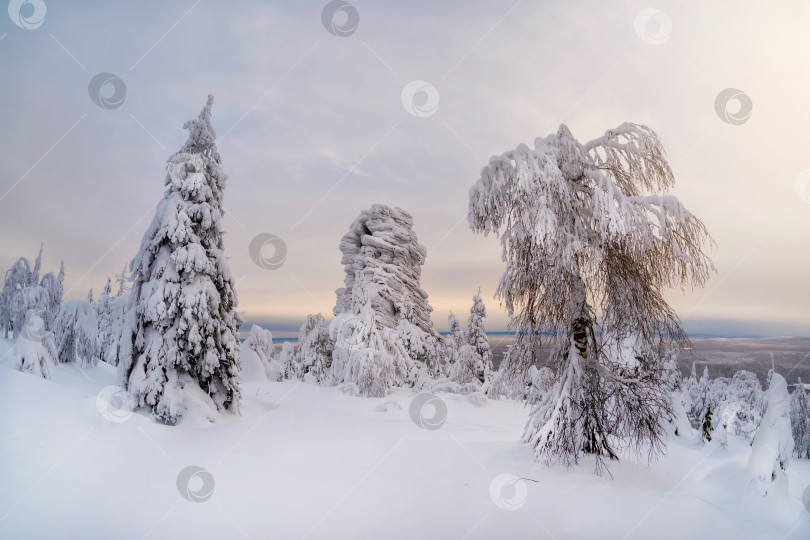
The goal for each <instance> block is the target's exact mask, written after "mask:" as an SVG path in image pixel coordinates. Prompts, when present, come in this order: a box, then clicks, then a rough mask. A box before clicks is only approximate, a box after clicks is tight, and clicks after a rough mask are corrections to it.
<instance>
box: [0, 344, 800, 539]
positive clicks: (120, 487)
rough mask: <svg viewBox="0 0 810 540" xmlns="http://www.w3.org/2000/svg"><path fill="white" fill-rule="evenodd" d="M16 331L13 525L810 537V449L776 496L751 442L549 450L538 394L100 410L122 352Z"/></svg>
mask: <svg viewBox="0 0 810 540" xmlns="http://www.w3.org/2000/svg"><path fill="white" fill-rule="evenodd" d="M12 346H13V344H12V343H11V342H10V341H7V340H0V358H2V361H0V410H2V411H3V413H2V422H0V479H1V480H0V485H2V488H1V489H0V538H10V539H11V538H13V539H18V538H20V539H22V538H82V539H94V538H99V539H110V538H115V539H117V540H119V539H129V538H133V539H139V538H170V539H173V540H176V539H177V538H199V539H204V538H218V539H222V538H248V539H257V540H258V539H262V538H282V539H286V538H312V539H318V538H330V539H332V538H375V539H376V538H386V539H389V538H393V539H398V538H402V539H414V538H427V539H431V538H459V539H460V538H469V539H474V538H487V539H488V538H505V539H520V538H540V539H542V538H550V539H558V540H562V539H566V538H587V539H601V538H616V539H623V538H636V539H699V538H707V539H726V538H728V539H735V540H742V539H757V540H760V539H771V538H772V539H776V540H783V539H787V538H793V539H807V538H810V512H808V510H806V509H805V506H804V503H803V502H802V496H803V494H804V493H805V490H806V489H807V487H808V485H810V462H808V461H804V460H798V459H793V460H792V461H791V463H790V466H789V469H788V474H787V479H788V484H787V490H786V491H784V492H781V491H780V490H778V489H776V490H773V491H772V492H771V493H769V494H768V495H767V496H763V495H762V493H761V492H760V491H759V490H758V489H757V488H756V487H755V486H754V485H752V484H749V483H748V480H747V477H746V476H745V468H746V464H747V461H748V458H749V455H750V448H749V446H748V445H747V444H736V445H735V444H733V442H734V441H731V442H730V443H729V448H725V447H722V446H720V445H719V444H717V443H710V444H708V445H703V444H701V443H696V442H695V443H690V442H687V441H683V440H681V439H680V438H676V437H671V438H670V439H669V440H668V441H667V442H668V454H667V455H666V456H664V457H662V458H660V459H659V460H657V461H656V462H653V463H652V464H651V465H648V464H647V462H646V459H645V458H643V457H642V458H639V459H635V458H632V457H627V458H625V459H623V460H622V461H621V462H613V463H611V464H610V469H611V472H612V474H613V476H614V477H613V478H612V479H611V478H610V477H609V476H607V475H606V476H602V477H599V476H595V475H594V474H593V462H592V461H591V460H588V459H585V460H583V461H581V463H580V465H579V466H577V467H576V468H573V469H570V470H566V469H565V468H563V467H552V468H548V467H545V466H540V465H536V464H534V463H533V462H532V459H531V455H532V451H531V448H530V447H529V446H528V445H525V444H523V443H521V442H520V437H521V434H522V431H523V426H524V423H525V422H526V419H527V416H528V411H527V410H526V409H524V407H523V405H522V404H521V403H517V402H513V401H507V400H501V401H489V402H487V403H485V404H484V405H474V404H472V403H470V402H469V401H467V398H466V397H464V396H460V395H454V394H439V395H438V396H439V398H440V399H441V400H442V401H443V402H444V404H445V405H446V408H447V417H446V422H445V423H444V424H443V425H441V427H440V428H438V429H424V428H421V427H419V426H418V425H417V423H416V422H414V421H413V420H412V419H411V415H410V414H409V406H410V404H411V402H412V400H413V398H414V394H413V392H411V391H410V390H396V391H394V393H393V394H392V395H390V396H388V397H386V398H379V399H376V398H359V397H349V396H346V395H344V394H342V393H341V392H340V390H338V389H337V388H328V387H316V386H311V385H308V384H306V383H294V382H283V383H276V382H267V381H259V382H257V381H256V380H254V381H252V382H251V381H246V382H244V383H243V395H244V399H243V403H242V415H241V416H239V417H233V416H222V417H219V418H218V419H217V421H216V423H215V424H211V423H210V422H208V420H206V419H205V418H204V417H203V416H201V415H199V414H195V412H194V411H189V413H188V414H187V415H186V416H184V417H183V419H182V420H181V422H180V423H179V424H178V425H176V426H173V427H170V426H166V425H162V424H159V423H156V422H155V421H153V420H152V419H150V418H149V417H148V416H146V415H144V414H141V413H134V414H131V415H129V416H127V415H123V416H122V417H109V415H106V416H107V417H105V416H103V415H102V414H100V413H99V410H98V407H97V396H98V394H99V392H101V391H102V390H103V389H104V388H105V387H107V386H109V385H114V384H115V383H116V374H115V371H116V370H115V368H113V367H111V366H109V365H107V364H105V363H103V362H101V363H99V365H98V366H97V367H95V368H88V369H82V368H79V367H77V366H76V365H75V364H60V365H57V366H51V374H52V377H53V378H52V380H46V379H42V378H40V377H36V376H33V375H30V374H26V373H21V372H18V371H15V370H14V358H13V356H14V355H13V353H12V352H11V349H12ZM261 378H262V377H254V379H259V380H260V379H261ZM422 412H423V415H424V417H425V418H428V419H429V418H431V417H432V416H433V408H432V406H427V407H426V408H425V409H423V411H422ZM108 418H112V420H113V421H111V420H110V419H108ZM189 466H196V467H199V468H198V469H186V468H187V467H189ZM200 468H201V469H200ZM184 470H185V473H184V474H181V471H184ZM503 475H513V476H512V477H510V476H503ZM514 477H522V478H523V477H525V478H531V479H533V480H536V482H532V481H528V480H520V481H517V482H516V481H515V480H514ZM780 486H783V484H780ZM181 491H182V493H181Z"/></svg>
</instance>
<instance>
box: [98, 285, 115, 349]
mask: <svg viewBox="0 0 810 540" xmlns="http://www.w3.org/2000/svg"><path fill="white" fill-rule="evenodd" d="M111 292H112V280H111V279H110V278H109V277H107V282H106V283H105V284H104V288H103V289H102V290H101V294H100V295H99V297H98V301H97V302H96V303H95V304H93V307H94V308H95V310H96V320H97V321H98V338H97V342H98V347H99V354H98V356H99V358H100V359H101V360H105V361H106V358H105V357H106V353H105V351H107V350H108V349H110V348H111V345H112V343H111V341H112V340H111V336H110V334H111V332H112V328H113V325H112V318H113V316H114V313H113V306H114V302H115V300H114V297H112V296H110V293H111Z"/></svg>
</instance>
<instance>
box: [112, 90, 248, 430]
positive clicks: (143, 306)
mask: <svg viewBox="0 0 810 540" xmlns="http://www.w3.org/2000/svg"><path fill="white" fill-rule="evenodd" d="M212 104H213V96H208V102H207V103H206V105H205V107H204V108H203V110H202V112H200V115H199V117H198V118H197V119H194V120H190V121H188V122H186V123H185V124H184V126H183V127H184V128H185V129H188V130H189V137H188V140H187V141H186V143H185V145H184V146H183V148H181V149H180V151H179V152H177V153H176V154H174V155H173V156H171V157H170V158H169V160H168V164H167V166H166V169H167V171H168V174H167V176H166V181H165V183H166V186H167V188H166V192H165V194H164V197H163V200H161V201H160V203H159V204H158V207H157V210H156V212H155V217H154V219H153V220H152V223H151V225H150V226H149V228H148V229H147V231H146V233H145V234H144V237H143V240H142V242H141V248H140V252H139V253H138V254H137V255H136V257H135V259H134V260H133V262H132V269H133V272H134V275H135V280H134V283H133V286H132V294H131V299H132V303H133V304H132V309H133V310H134V312H133V320H132V323H131V324H132V338H133V340H132V347H131V354H126V351H125V352H124V355H123V356H124V358H123V360H122V362H121V370H122V371H121V373H122V378H123V383H124V384H126V385H127V387H128V389H129V390H130V392H131V393H132V394H133V395H134V397H135V399H136V400H137V401H138V403H139V405H141V406H147V407H150V408H151V409H152V411H153V412H154V414H155V416H156V417H157V418H159V419H161V420H163V421H165V422H167V423H175V422H176V421H177V420H178V419H179V418H180V417H181V416H182V414H183V412H184V411H185V410H186V408H187V407H188V405H189V403H188V402H187V399H186V398H189V399H191V397H190V396H191V394H190V392H195V390H194V388H193V386H195V385H196V386H199V388H201V389H202V390H203V392H204V393H205V394H207V395H208V396H209V397H210V398H211V399H212V400H213V402H214V403H215V405H216V407H217V409H219V410H223V409H232V410H236V408H237V404H238V402H239V397H240V393H239V352H238V351H239V342H238V340H237V338H236V333H237V330H238V328H239V326H240V324H241V318H240V317H239V315H238V314H237V313H236V311H235V307H236V305H237V299H236V292H235V290H234V283H233V278H232V277H231V273H230V269H229V266H228V261H227V259H226V258H225V254H224V253H223V241H222V238H223V231H222V216H223V208H222V198H223V190H224V188H225V180H226V178H227V176H226V175H225V173H224V172H223V170H222V168H221V166H220V156H219V153H218V152H217V149H216V145H215V139H216V134H215V132H214V128H213V127H212V126H211V105H212ZM195 393H196V394H197V398H194V399H198V398H199V396H200V395H201V394H200V393H199V391H196V392H195Z"/></svg>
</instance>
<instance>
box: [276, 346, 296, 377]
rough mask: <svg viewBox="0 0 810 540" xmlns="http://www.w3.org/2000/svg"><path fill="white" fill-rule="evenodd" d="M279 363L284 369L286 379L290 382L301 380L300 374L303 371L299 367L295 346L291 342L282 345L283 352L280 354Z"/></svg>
mask: <svg viewBox="0 0 810 540" xmlns="http://www.w3.org/2000/svg"><path fill="white" fill-rule="evenodd" d="M278 362H279V364H281V366H282V368H283V369H284V378H285V379H287V380H288V381H297V380H299V377H298V374H299V373H300V372H301V369H300V368H299V367H298V356H297V355H296V354H295V346H294V345H293V344H292V343H290V342H289V341H285V342H284V343H282V344H281V351H279V353H278Z"/></svg>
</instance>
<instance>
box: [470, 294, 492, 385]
mask: <svg viewBox="0 0 810 540" xmlns="http://www.w3.org/2000/svg"><path fill="white" fill-rule="evenodd" d="M486 316H487V308H486V306H485V305H484V301H483V300H481V288H480V287H479V288H478V293H476V294H475V295H474V296H473V305H472V307H471V308H470V318H469V319H467V343H469V344H470V345H471V346H472V347H473V349H475V355H476V357H477V360H476V369H477V373H476V376H477V377H478V380H479V381H481V383H482V384H485V383H486V384H487V385H488V384H490V378H491V374H492V371H493V369H492V349H491V348H490V346H489V338H488V337H487V330H486V326H484V319H485V318H486ZM484 391H486V389H485V390H484Z"/></svg>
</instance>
